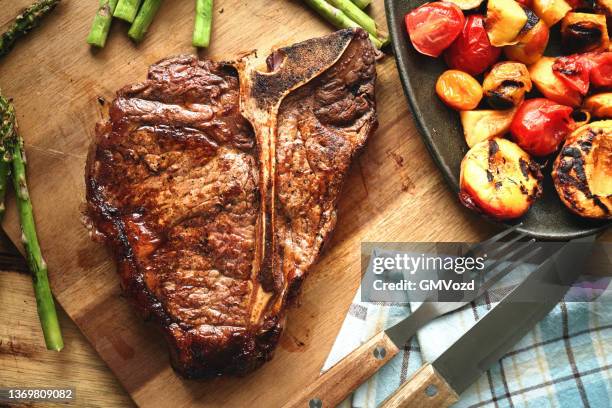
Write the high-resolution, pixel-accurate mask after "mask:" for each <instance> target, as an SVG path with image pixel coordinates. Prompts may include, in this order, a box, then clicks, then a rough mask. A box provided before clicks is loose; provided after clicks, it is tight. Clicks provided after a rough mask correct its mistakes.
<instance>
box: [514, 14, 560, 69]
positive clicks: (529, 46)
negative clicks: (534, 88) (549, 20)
mask: <svg viewBox="0 0 612 408" xmlns="http://www.w3.org/2000/svg"><path fill="white" fill-rule="evenodd" d="M548 35H549V30H548V26H547V25H546V24H545V23H544V21H543V20H538V22H537V23H536V24H535V25H534V26H533V27H531V28H530V29H528V30H527V31H526V32H525V33H524V34H521V36H520V37H519V41H518V43H516V44H514V45H507V46H505V47H504V54H505V55H506V57H507V58H508V59H510V60H514V61H518V62H522V63H523V64H526V65H531V64H533V63H535V62H536V61H537V60H539V59H540V58H542V55H544V50H545V49H546V46H547V45H548Z"/></svg>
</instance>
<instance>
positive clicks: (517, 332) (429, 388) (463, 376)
mask: <svg viewBox="0 0 612 408" xmlns="http://www.w3.org/2000/svg"><path fill="white" fill-rule="evenodd" d="M580 243H582V244H584V245H580ZM593 243H594V237H593V236H591V237H586V238H583V239H580V240H575V241H572V242H571V243H566V244H565V245H564V246H563V247H562V248H561V249H559V250H558V251H557V252H556V253H554V254H553V255H552V256H551V257H550V258H548V259H547V260H546V261H545V262H544V263H542V264H541V265H540V266H539V267H538V268H537V269H536V270H535V271H533V272H532V273H531V274H530V275H529V276H528V277H527V278H525V279H524V280H523V281H522V282H521V283H520V284H519V285H518V286H517V287H516V288H514V289H513V290H512V291H511V292H510V293H509V294H508V295H506V296H505V297H504V298H503V299H502V301H501V302H500V303H499V304H498V305H497V306H495V307H494V308H493V310H491V311H490V312H488V313H487V314H486V315H485V316H484V317H483V318H482V319H481V320H479V321H478V323H476V325H474V326H473V327H472V328H471V329H470V330H468V331H467V332H466V333H465V334H464V335H463V336H462V337H461V338H459V340H457V341H456V342H455V343H454V344H453V345H452V346H451V347H450V348H449V349H448V350H446V351H445V352H444V353H442V355H440V356H439V357H438V358H437V359H436V360H435V361H434V362H433V363H430V364H426V365H424V366H423V367H421V369H420V370H419V371H417V372H416V373H415V374H414V375H413V376H412V377H411V379H409V380H408V381H407V382H405V383H404V384H403V385H402V386H401V387H400V388H399V389H398V390H397V391H396V392H395V393H394V394H392V395H391V396H390V397H388V398H387V399H386V400H385V401H384V402H383V404H382V405H381V407H380V408H396V407H419V408H444V407H449V406H450V405H452V404H454V403H455V402H457V401H458V400H459V395H460V394H461V393H462V392H463V391H465V390H466V389H467V388H468V387H469V386H470V385H471V384H472V383H474V382H475V381H476V380H477V379H478V378H479V377H480V376H481V375H482V374H483V373H484V372H485V371H487V370H488V369H489V367H490V366H491V365H493V364H494V363H495V362H496V361H499V359H501V358H502V357H503V355H504V354H506V353H507V352H508V350H509V349H510V348H511V347H512V346H513V345H514V344H515V343H517V342H518V341H519V340H520V339H521V338H523V337H524V336H525V335H526V334H527V333H528V332H529V331H530V330H531V329H532V328H533V326H534V325H535V324H536V323H537V322H539V321H540V320H542V319H543V318H544V317H545V316H546V315H547V314H548V313H549V312H550V311H551V310H552V309H553V308H554V307H555V306H556V305H557V304H558V302H559V301H560V300H562V299H563V297H564V295H565V293H566V292H567V291H568V289H569V287H570V286H571V284H572V283H573V282H575V281H576V279H577V278H578V277H579V276H580V274H581V272H582V269H581V268H580V267H579V266H580V265H582V264H583V261H584V260H586V258H587V257H588V256H589V254H590V251H591V250H592V248H593ZM538 298H540V299H542V301H537V302H536V301H526V299H538Z"/></svg>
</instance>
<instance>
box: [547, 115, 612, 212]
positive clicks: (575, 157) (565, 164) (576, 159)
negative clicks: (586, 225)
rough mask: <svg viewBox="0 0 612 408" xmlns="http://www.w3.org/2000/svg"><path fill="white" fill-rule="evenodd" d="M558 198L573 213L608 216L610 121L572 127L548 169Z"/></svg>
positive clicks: (610, 199) (611, 194) (611, 186)
mask: <svg viewBox="0 0 612 408" xmlns="http://www.w3.org/2000/svg"><path fill="white" fill-rule="evenodd" d="M552 177H553V181H554V183H555V188H556V189H557V193H558V194H559V198H560V199H561V201H562V202H563V204H565V205H566V206H567V208H569V209H570V210H571V211H572V212H574V213H575V214H578V215H580V216H582V217H588V218H599V219H612V120H602V121H599V122H592V123H589V124H588V125H584V126H582V127H580V128H578V129H576V130H575V131H574V132H573V133H572V134H571V135H570V136H569V137H568V138H567V140H566V141H565V145H564V146H563V148H562V149H561V152H560V153H559V156H558V157H557V159H556V160H555V163H554V165H553V172H552Z"/></svg>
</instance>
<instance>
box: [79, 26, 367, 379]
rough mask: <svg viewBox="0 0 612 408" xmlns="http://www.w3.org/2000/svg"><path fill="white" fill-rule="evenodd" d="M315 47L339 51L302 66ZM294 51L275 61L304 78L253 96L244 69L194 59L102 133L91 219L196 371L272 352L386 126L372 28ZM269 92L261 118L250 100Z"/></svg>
mask: <svg viewBox="0 0 612 408" xmlns="http://www.w3.org/2000/svg"><path fill="white" fill-rule="evenodd" d="M307 43H308V44H307ZM305 44H307V45H308V47H305ZM326 45H327V47H326ZM332 45H333V47H332ZM317 47H318V48H317ZM306 48H308V52H310V53H315V54H316V53H317V52H319V56H322V55H325V54H326V53H327V58H319V60H320V66H312V67H308V69H305V70H304V72H303V75H301V74H300V72H299V71H300V70H297V71H294V72H293V73H294V74H295V75H293V76H292V71H291V70H289V72H287V69H286V68H287V67H291V63H292V62H293V63H299V62H300V58H302V59H303V55H304V54H303V52H302V51H300V50H302V49H306ZM280 51H281V53H282V56H283V58H284V60H277V61H274V62H275V63H274V64H273V65H275V66H274V67H273V68H274V69H275V70H276V69H278V73H282V75H283V77H284V78H285V79H287V78H288V79H287V80H288V81H289V82H291V81H294V82H293V83H292V84H290V85H291V86H290V88H295V89H289V88H288V89H287V90H286V92H285V95H281V94H282V92H281V90H280V88H279V87H278V86H276V87H275V89H274V92H273V95H272V94H270V95H268V97H264V96H263V95H262V94H261V92H264V91H265V89H263V88H262V87H261V86H259V87H258V88H257V92H258V93H259V95H258V96H255V95H254V94H250V95H251V97H252V99H253V101H254V102H253V101H251V102H249V103H244V99H242V98H244V97H245V93H246V92H248V90H247V87H245V84H248V81H247V82H245V78H246V77H247V76H250V75H252V73H250V72H248V70H246V69H245V65H243V64H242V65H241V64H240V63H239V64H237V65H236V68H235V67H234V66H230V65H229V64H223V63H216V62H212V61H200V60H198V59H197V58H196V57H193V56H180V57H175V58H169V59H166V60H163V61H161V62H159V63H157V64H155V65H153V66H152V67H151V68H150V70H149V74H148V78H147V80H146V81H145V82H143V83H140V84H135V85H131V86H127V87H125V88H123V89H121V90H120V91H119V92H118V94H117V99H116V100H115V101H114V102H113V104H112V105H111V108H110V112H109V116H110V119H109V120H108V121H106V122H102V123H100V124H99V125H98V126H97V129H96V134H97V140H96V143H95V145H94V146H93V147H92V150H91V153H90V157H89V160H88V168H87V175H86V182H87V201H88V215H89V217H90V218H91V220H92V222H93V225H94V226H95V228H96V229H97V231H98V232H99V233H100V234H101V235H102V236H103V237H104V238H105V240H106V241H107V243H108V244H109V245H110V246H111V247H112V248H113V250H114V252H115V255H116V258H117V262H118V272H119V274H120V276H121V283H122V287H123V288H124V290H125V292H126V293H127V294H128V295H129V297H130V298H131V299H132V300H133V302H134V303H135V304H136V306H137V308H138V309H139V310H140V311H141V312H142V314H143V315H144V316H145V317H147V318H149V319H150V320H153V321H154V322H156V323H157V324H158V325H159V326H160V327H161V329H162V331H163V332H164V334H165V336H166V339H167V340H168V342H169V345H170V350H171V357H172V363H173V366H174V368H175V369H176V370H177V371H178V372H180V373H181V374H182V375H184V376H186V377H203V376H210V375H217V374H224V373H231V374H243V373H246V372H248V371H250V370H252V369H254V368H256V367H257V366H259V365H260V364H261V363H263V362H264V361H265V360H267V359H269V358H270V357H271V353H272V351H273V349H274V347H275V345H276V343H277V341H278V337H279V334H280V331H281V325H282V321H283V318H284V314H285V308H286V303H287V300H288V298H289V297H290V295H291V294H292V293H294V292H295V290H297V288H298V287H299V283H300V282H301V281H302V278H303V276H304V274H305V273H306V272H307V270H308V268H309V267H310V266H311V265H312V263H313V262H314V261H315V260H316V257H317V255H318V253H319V252H320V249H321V247H322V245H323V243H324V242H325V240H326V239H327V238H328V236H329V234H330V232H331V230H332V229H333V226H334V223H335V219H336V210H335V206H336V202H337V198H338V193H339V191H340V187H341V185H342V182H343V179H344V175H345V173H346V171H347V169H348V166H349V164H350V161H351V158H352V156H353V155H354V154H355V152H356V151H357V150H358V149H359V148H360V147H361V146H362V145H363V144H364V143H365V140H366V138H367V137H368V135H369V134H371V133H372V131H373V130H374V128H375V126H376V118H375V111H374V81H375V65H374V50H373V49H372V47H371V44H370V43H369V40H368V38H367V34H365V33H364V32H362V31H354V30H344V31H340V32H338V33H335V34H332V35H331V36H328V37H325V38H322V39H315V40H309V42H305V43H301V44H296V45H295V46H292V47H287V48H284V49H281V50H280ZM332 51H333V52H332ZM334 53H335V54H334ZM291 58H292V59H293V60H291ZM312 58H313V56H312V55H310V56H309V57H308V58H307V59H306V61H311V60H312ZM309 63H310V62H309ZM277 64H278V66H277ZM283 67H284V68H285V71H284V72H283ZM274 74H275V73H270V74H265V75H268V76H269V77H268V78H267V79H268V80H273V75H274ZM298 74H300V75H301V76H300V75H298ZM239 77H240V78H239ZM289 82H287V84H289ZM275 98H276V99H275ZM239 101H242V104H240V103H239ZM275 101H276V102H275ZM260 102H263V104H264V105H265V106H266V110H265V112H264V111H263V110H262V111H258V114H257V115H256V118H255V120H254V119H253V116H252V115H251V112H250V111H249V110H248V108H249V106H251V107H252V106H254V105H252V103H255V104H258V103H260ZM274 103H276V105H274ZM241 111H242V112H241ZM262 112H263V113H262ZM245 117H248V118H249V120H247V119H245ZM251 123H253V125H251ZM270 192H272V193H270ZM264 237H266V238H264ZM262 248H264V249H262ZM264 252H265V255H266V256H263V255H264ZM265 260H267V262H265Z"/></svg>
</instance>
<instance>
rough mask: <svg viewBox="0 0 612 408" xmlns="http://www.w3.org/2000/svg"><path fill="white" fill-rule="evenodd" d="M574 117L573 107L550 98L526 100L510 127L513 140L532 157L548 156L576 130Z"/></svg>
mask: <svg viewBox="0 0 612 408" xmlns="http://www.w3.org/2000/svg"><path fill="white" fill-rule="evenodd" d="M571 115H572V108H570V107H569V106H564V105H559V104H556V103H554V102H552V101H549V100H548V99H544V98H536V99H530V100H528V101H525V102H524V103H523V104H522V105H521V106H520V107H519V109H518V110H517V111H516V115H514V119H513V120H512V125H510V133H511V134H512V139H514V141H515V142H516V143H517V144H518V145H519V146H520V147H521V148H522V149H524V150H525V151H526V152H527V153H529V154H532V155H534V156H547V155H549V154H551V153H553V152H555V151H556V150H557V149H558V148H559V144H561V142H563V141H564V140H565V138H566V137H567V135H569V133H570V132H571V130H572V129H574V128H575V124H574V121H573V120H572V117H571Z"/></svg>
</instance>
